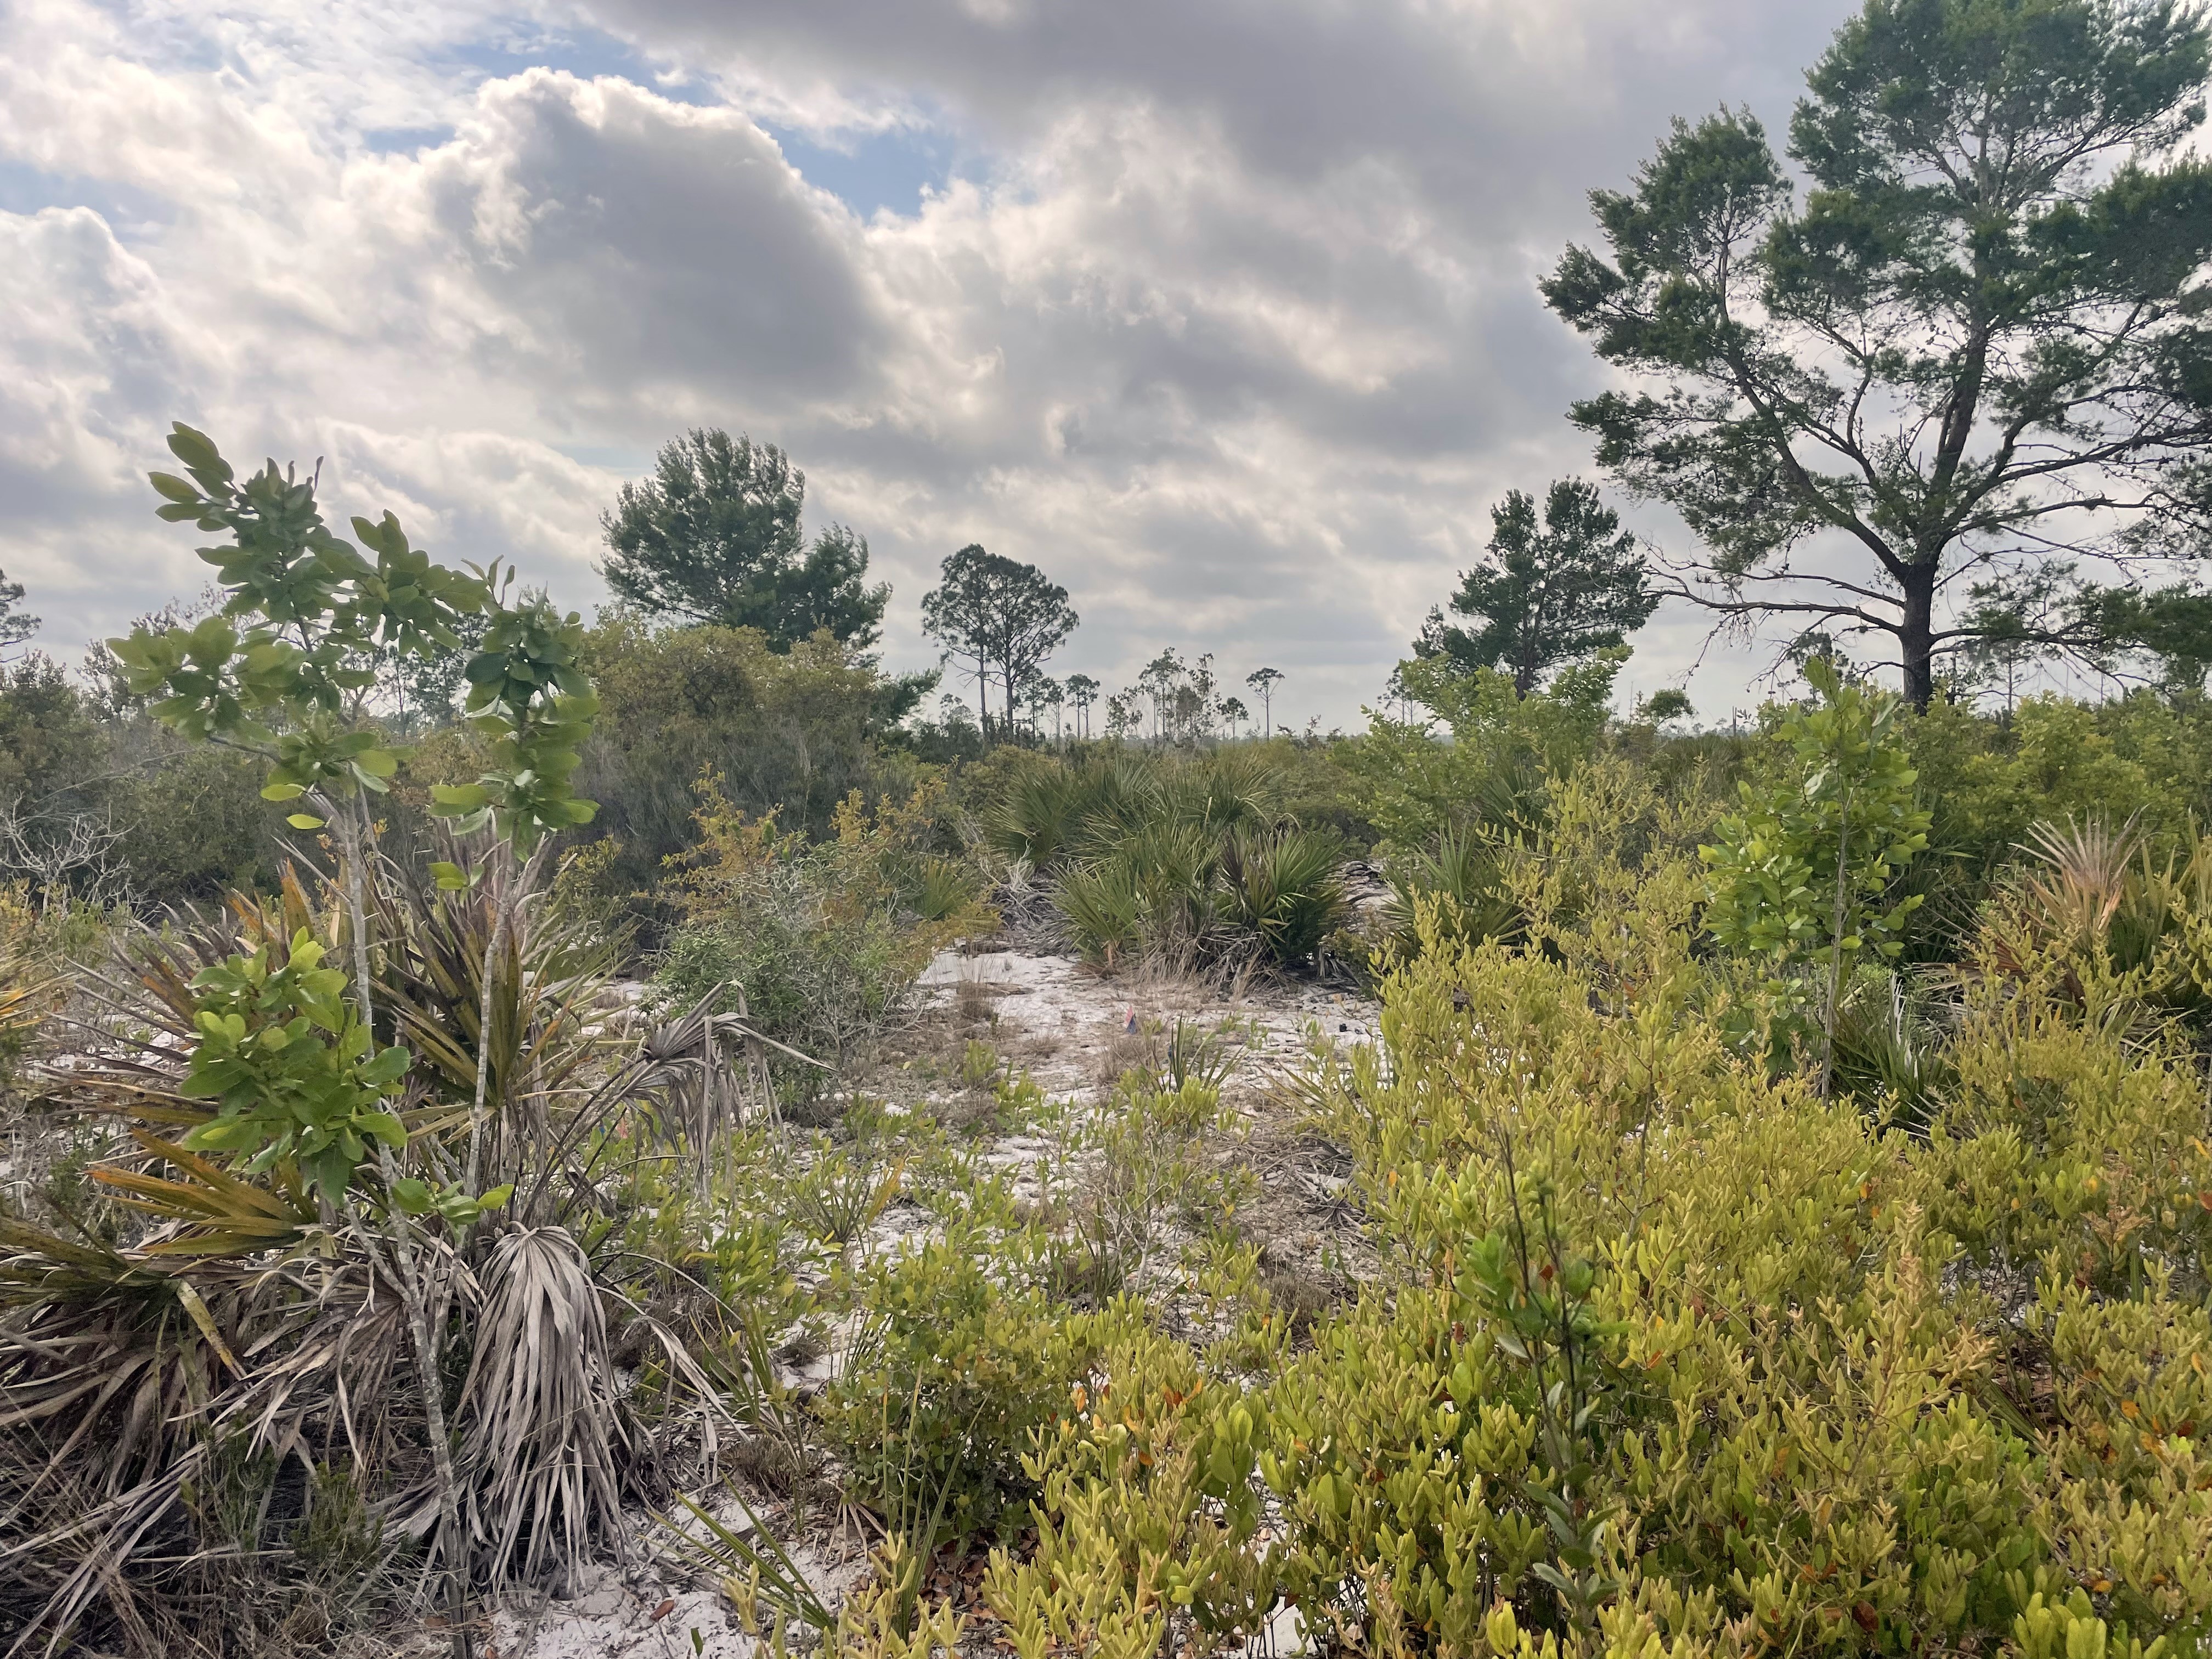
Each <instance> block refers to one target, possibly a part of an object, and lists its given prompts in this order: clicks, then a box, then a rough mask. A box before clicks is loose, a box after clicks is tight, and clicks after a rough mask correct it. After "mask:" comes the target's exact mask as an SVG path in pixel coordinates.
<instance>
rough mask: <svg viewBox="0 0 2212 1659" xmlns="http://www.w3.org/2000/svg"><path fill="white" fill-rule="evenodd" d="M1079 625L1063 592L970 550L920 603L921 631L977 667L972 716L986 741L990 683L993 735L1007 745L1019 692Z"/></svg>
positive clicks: (1023, 567) (951, 562)
mask: <svg viewBox="0 0 2212 1659" xmlns="http://www.w3.org/2000/svg"><path fill="white" fill-rule="evenodd" d="M1078 621H1079V617H1077V616H1076V614H1075V610H1074V607H1073V606H1072V605H1069V604H1068V602H1067V590H1066V588H1064V587H1062V586H1060V585H1059V584H1058V583H1057V582H1054V581H1053V580H1050V579H1049V578H1048V577H1047V576H1046V575H1045V574H1044V572H1042V570H1039V569H1038V568H1036V566H1035V565H1033V564H1024V563H1022V562H1019V561H1018V560H1015V559H1009V558H1006V557H1004V556H1001V555H999V554H996V553H987V552H985V551H984V550H983V549H982V548H981V547H979V546H975V545H972V544H971V545H969V546H967V547H963V548H962V549H961V550H959V551H958V552H957V553H954V554H951V555H950V556H948V557H947V558H946V559H945V568H944V573H943V580H942V581H941V582H940V583H939V586H936V587H934V588H933V589H931V590H930V592H927V593H926V594H924V595H923V596H922V601H921V627H922V631H923V632H924V633H926V634H927V635H929V636H930V637H931V638H932V639H933V640H935V641H937V642H938V643H939V645H941V646H943V647H945V651H946V653H948V654H950V655H952V656H957V657H963V658H965V659H968V660H969V661H971V662H973V663H974V664H975V690H976V712H977V713H978V714H980V715H981V717H982V726H983V731H984V735H985V736H986V737H988V736H991V735H992V734H993V732H994V727H993V725H992V719H991V706H990V686H991V681H992V678H993V677H994V675H995V676H996V677H997V680H998V684H999V689H1000V693H1001V698H1002V701H1001V706H1000V711H999V717H998V718H999V726H998V727H997V728H996V729H997V730H998V731H999V732H1001V733H1002V734H1003V735H1004V736H1006V737H1008V738H1011V737H1012V734H1013V731H1014V711H1015V710H1016V709H1017V708H1019V707H1020V706H1021V700H1022V693H1023V691H1024V689H1025V688H1026V687H1027V686H1028V685H1029V684H1030V683H1031V682H1032V681H1033V680H1035V679H1036V677H1037V676H1038V675H1039V674H1041V673H1042V672H1043V671H1044V663H1045V659H1047V658H1048V657H1050V656H1051V655H1052V653H1054V651H1057V650H1058V649H1059V648H1060V646H1061V645H1062V644H1064V643H1065V642H1066V639H1067V636H1068V635H1070V634H1073V632H1074V631H1075V628H1076V624H1077V623H1078Z"/></svg>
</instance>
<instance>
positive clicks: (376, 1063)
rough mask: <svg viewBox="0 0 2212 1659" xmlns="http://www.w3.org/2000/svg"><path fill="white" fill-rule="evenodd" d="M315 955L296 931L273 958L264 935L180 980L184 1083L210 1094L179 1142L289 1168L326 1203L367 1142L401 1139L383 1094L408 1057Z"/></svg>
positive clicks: (195, 1094) (402, 1074) (397, 1081)
mask: <svg viewBox="0 0 2212 1659" xmlns="http://www.w3.org/2000/svg"><path fill="white" fill-rule="evenodd" d="M323 955H324V951H323V947H322V945H320V944H319V942H318V941H316V940H315V939H311V938H309V937H307V934H305V933H300V934H297V935H295V937H294V938H293V939H292V940H291V942H290V945H289V948H288V949H286V950H285V951H283V953H282V957H281V959H277V958H276V957H273V956H272V952H271V951H270V948H269V947H268V946H267V945H264V946H263V947H262V948H261V949H259V950H258V951H255V952H253V954H252V955H251V956H238V957H230V958H229V959H228V960H227V961H225V962H222V963H217V964H216V965H215V966H212V967H210V968H207V969H203V970H202V971H201V972H200V974H199V975H197V977H196V978H195V979H194V980H193V981H192V988H193V990H194V991H195V992H196V993H197V995H198V1009H197V1013H196V1014H195V1016H194V1018H193V1024H194V1026H195V1027H196V1029H197V1031H198V1034H199V1042H198V1044H197V1047H195V1048H193V1050H192V1054H191V1063H190V1065H189V1066H187V1067H186V1070H185V1083H184V1093H185V1095H186V1096H187V1097H190V1098H192V1099H197V1100H211V1101H213V1102H215V1103H216V1113H215V1116H214V1117H213V1118H212V1119H211V1120H210V1121H207V1122H205V1123H202V1124H199V1125H197V1126H195V1127H193V1129H192V1130H191V1133H189V1134H187V1135H186V1136H185V1145H186V1146H193V1147H201V1148H208V1149H213V1150H216V1151H221V1152H229V1153H232V1154H233V1155H234V1156H235V1157H236V1158H238V1159H239V1161H240V1164H242V1166H243V1167H244V1168H245V1169H246V1170H248V1171H250V1172H251V1173H253V1174H256V1175H259V1174H263V1173H266V1172H270V1171H275V1172H276V1176H277V1179H278V1181H279V1182H280V1183H282V1182H283V1181H284V1180H285V1178H286V1176H288V1175H291V1174H292V1173H293V1172H295V1171H296V1175H297V1176H298V1177H301V1178H304V1179H305V1180H306V1182H307V1184H309V1185H310V1186H312V1187H313V1188H315V1189H316V1191H317V1192H318V1193H319V1194H321V1195H322V1196H323V1198H325V1200H328V1201H330V1202H331V1203H333V1204H336V1203H339V1202H342V1201H343V1198H344V1196H345V1193H346V1190H347V1188H348V1187H349V1185H350V1184H351V1182H352V1180H353V1172H354V1170H355V1168H356V1166H357V1165H358V1164H361V1162H362V1160H363V1159H364V1158H367V1157H368V1153H369V1147H370V1146H371V1144H372V1143H373V1142H375V1141H382V1142H383V1143H384V1144H385V1145H386V1146H389V1147H392V1148H394V1149H398V1148H404V1146H406V1144H407V1131H406V1129H405V1127H404V1126H403V1125H402V1124H401V1123H400V1121H399V1120H398V1117H396V1116H394V1115H392V1112H390V1111H389V1110H387V1109H386V1106H385V1103H386V1101H387V1100H388V1099H389V1098H390V1097H392V1095H394V1094H397V1093H398V1091H399V1089H400V1087H401V1085H402V1084H403V1082H404V1079H405V1078H406V1075H407V1072H408V1069H409V1067H410V1066H411V1065H412V1064H413V1057H412V1056H411V1055H410V1054H409V1053H408V1052H407V1050H406V1049H404V1048H398V1047H392V1048H383V1049H374V1044H373V1042H372V1039H371V1037H370V1034H369V1031H368V1028H367V1027H366V1026H364V1025H362V1024H361V1022H360V1019H359V1017H358V1016H357V1015H356V1012H355V1011H354V1008H353V1006H352V1005H351V1004H350V1003H349V1001H348V1000H346V994H345V992H346V976H345V975H343V974H342V973H340V972H339V971H338V970H337V969H335V968H325V967H324V966H323V965H322V962H323ZM394 1198H395V1200H396V1201H398V1202H401V1203H402V1204H404V1203H405V1202H406V1200H404V1198H402V1197H400V1195H399V1194H397V1193H396V1192H395V1194H394ZM410 1207H412V1206H410ZM422 1207H425V1208H427V1207H428V1205H427V1204H426V1205H424V1206H422Z"/></svg>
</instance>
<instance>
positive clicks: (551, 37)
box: [362, 25, 721, 153]
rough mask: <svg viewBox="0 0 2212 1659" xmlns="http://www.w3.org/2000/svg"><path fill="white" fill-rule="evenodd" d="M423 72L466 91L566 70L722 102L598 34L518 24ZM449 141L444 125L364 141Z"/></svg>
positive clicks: (399, 146)
mask: <svg viewBox="0 0 2212 1659" xmlns="http://www.w3.org/2000/svg"><path fill="white" fill-rule="evenodd" d="M424 67H426V68H428V69H430V70H437V71H442V72H444V73H447V74H449V75H451V76H453V77H454V79H456V80H458V81H459V82H463V83H464V84H465V85H470V86H474V85H477V84H479V83H481V82H485V81H495V80H499V79H501V78H503V77H504V76H510V75H520V74H521V73H522V72H523V71H524V70H532V69H552V70H566V71H567V72H568V73H569V74H571V75H574V76H578V77H580V78H581V79H584V80H592V79H595V78H597V77H599V76H619V77H621V78H622V79H623V80H625V81H631V82H635V83H636V84H637V85H639V86H641V87H650V88H653V91H654V92H655V93H657V94H659V95H660V96H661V97H663V98H666V99H669V100H672V101H674V102H677V103H683V104H700V105H708V104H717V103H720V101H721V100H720V97H719V96H718V95H717V94H716V93H715V91H714V88H713V87H712V86H711V85H710V84H708V82H705V81H702V80H697V79H692V78H687V77H683V76H669V75H668V73H667V70H668V66H667V65H666V64H665V63H663V62H659V61H657V60H655V59H653V58H648V57H647V56H645V55H644V54H643V53H641V52H638V51H637V50H636V49H635V47H633V46H631V45H630V44H629V42H628V41H625V40H617V38H616V37H615V36H613V35H611V34H603V33H599V31H598V30H596V29H588V28H584V29H561V30H541V29H536V28H531V27H524V26H521V25H516V26H514V27H511V28H509V29H508V30H507V31H506V32H505V33H494V34H490V35H487V36H485V37H484V38H483V39H481V40H471V41H467V42H465V43H461V44H459V45H456V46H449V47H447V48H445V49H444V50H442V51H441V52H438V53H436V54H435V56H433V57H431V58H428V59H426V60H425V62H424ZM452 136H453V129H452V128H451V127H445V126H424V127H411V126H410V127H382V128H379V129H376V130H374V131H368V132H364V133H363V134H362V142H363V143H366V144H367V145H368V148H370V149H373V150H376V151H379V152H381V153H404V152H406V151H409V150H414V149H421V148H422V147H423V146H424V145H428V144H436V143H443V142H444V141H445V140H446V139H447V138H449V137H452Z"/></svg>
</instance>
